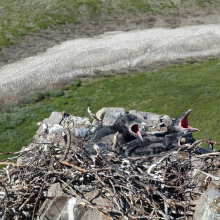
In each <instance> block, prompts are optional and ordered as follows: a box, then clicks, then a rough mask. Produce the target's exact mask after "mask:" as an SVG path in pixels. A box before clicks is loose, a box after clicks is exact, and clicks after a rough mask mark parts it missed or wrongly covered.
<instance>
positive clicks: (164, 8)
mask: <svg viewBox="0 0 220 220" xmlns="http://www.w3.org/2000/svg"><path fill="white" fill-rule="evenodd" d="M207 4H208V5H209V6H210V7H213V8H214V9H215V11H216V8H218V7H215V5H216V4H218V0H187V1H186V0H182V1H180V2H179V3H178V1H177V3H175V4H174V1H172V0H163V1H158V0H138V1H136V0H115V1H101V0H45V1H42V0H28V1H26V0H1V1H0V50H1V49H2V48H4V47H6V46H9V45H11V44H14V43H16V42H17V41H18V40H19V39H21V38H22V37H23V36H25V35H30V34H33V33H35V32H37V31H39V30H42V29H47V28H57V27H59V26H61V25H64V24H77V23H81V22H82V21H88V22H92V21H97V20H101V21H108V20H109V19H110V20H114V19H115V21H117V20H118V18H120V17H122V18H123V20H124V19H126V18H128V19H129V18H131V17H132V16H133V17H135V19H136V20H137V21H139V20H142V19H146V16H148V18H150V16H151V15H154V16H159V15H164V16H165V17H166V16H167V15H171V17H172V16H174V17H175V16H177V15H178V13H179V7H181V11H182V12H184V10H185V11H187V12H186V13H187V15H188V14H190V12H192V13H194V12H195V10H196V9H198V8H202V10H206V8H208V7H206V6H207ZM216 12H217V11H216ZM119 20H121V19H119Z"/></svg>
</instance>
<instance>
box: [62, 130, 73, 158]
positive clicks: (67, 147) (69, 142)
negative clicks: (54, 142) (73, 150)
mask: <svg viewBox="0 0 220 220" xmlns="http://www.w3.org/2000/svg"><path fill="white" fill-rule="evenodd" d="M66 135H67V143H66V150H65V152H64V155H63V157H62V159H61V161H63V160H65V159H66V156H67V154H68V153H69V149H70V144H71V135H70V129H69V128H68V127H66Z"/></svg>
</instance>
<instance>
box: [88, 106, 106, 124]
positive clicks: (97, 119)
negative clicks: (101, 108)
mask: <svg viewBox="0 0 220 220" xmlns="http://www.w3.org/2000/svg"><path fill="white" fill-rule="evenodd" d="M87 112H88V113H89V115H90V116H91V118H93V119H95V120H96V121H97V122H99V123H100V124H102V119H101V118H99V117H97V116H96V115H95V114H94V113H92V112H91V110H90V109H89V107H88V108H87Z"/></svg>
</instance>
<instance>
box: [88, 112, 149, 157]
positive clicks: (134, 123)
mask: <svg viewBox="0 0 220 220" xmlns="http://www.w3.org/2000/svg"><path fill="white" fill-rule="evenodd" d="M144 125H146V123H145V122H143V121H142V120H141V119H139V118H137V117H136V116H134V115H131V114H123V115H120V116H119V117H118V118H117V120H116V121H115V123H114V125H112V126H103V127H101V128H98V129H97V130H96V131H95V132H94V134H92V135H91V136H89V138H88V139H87V140H88V142H89V143H88V144H86V145H85V150H86V151H87V152H88V153H91V154H94V153H95V154H96V151H95V150H94V149H93V147H92V146H93V144H97V145H98V146H99V145H100V146H102V147H101V148H102V149H103V150H104V149H105V148H108V149H109V150H111V148H112V146H113V143H112V141H113V137H114V135H115V133H117V132H119V140H118V145H119V146H120V145H121V144H122V143H127V142H129V141H131V140H134V139H136V138H138V139H139V140H140V141H143V137H142V135H141V132H140V126H144ZM103 146H106V147H103Z"/></svg>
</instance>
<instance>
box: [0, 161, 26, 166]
mask: <svg viewBox="0 0 220 220" xmlns="http://www.w3.org/2000/svg"><path fill="white" fill-rule="evenodd" d="M0 165H3V166H7V165H12V166H15V167H25V166H27V164H22V165H21V164H16V163H12V162H0Z"/></svg>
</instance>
